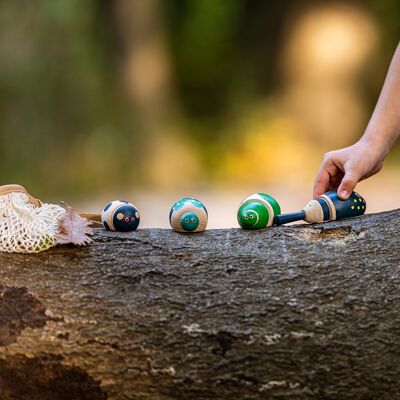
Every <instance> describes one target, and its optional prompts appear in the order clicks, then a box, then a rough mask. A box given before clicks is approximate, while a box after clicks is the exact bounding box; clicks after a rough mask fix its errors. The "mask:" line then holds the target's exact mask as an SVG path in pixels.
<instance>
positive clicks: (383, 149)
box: [357, 132, 394, 159]
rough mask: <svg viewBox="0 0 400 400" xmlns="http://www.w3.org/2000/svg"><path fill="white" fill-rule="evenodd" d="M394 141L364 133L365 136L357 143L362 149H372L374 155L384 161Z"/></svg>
mask: <svg viewBox="0 0 400 400" xmlns="http://www.w3.org/2000/svg"><path fill="white" fill-rule="evenodd" d="M393 142H394V140H393V141H392V140H388V139H387V138H383V137H382V135H379V134H376V133H375V134H373V135H372V134H369V132H365V134H364V135H363V136H362V137H361V138H360V139H359V141H358V142H357V143H358V144H359V145H361V146H362V147H364V148H367V149H373V151H374V153H375V154H380V156H381V158H382V159H385V158H386V156H387V154H388V153H389V151H390V149H391V147H392V145H393Z"/></svg>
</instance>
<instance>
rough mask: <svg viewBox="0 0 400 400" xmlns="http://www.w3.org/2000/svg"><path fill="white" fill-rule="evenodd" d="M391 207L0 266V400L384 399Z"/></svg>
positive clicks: (397, 294) (394, 258)
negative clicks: (318, 221)
mask: <svg viewBox="0 0 400 400" xmlns="http://www.w3.org/2000/svg"><path fill="white" fill-rule="evenodd" d="M399 228H400V211H399V210H397V211H391V212H386V213H381V214H375V215H366V216H363V217H358V218H353V219H348V220H343V221H337V222H331V223H326V224H319V225H296V226H282V227H274V228H268V229H265V230H261V231H243V230H239V229H224V230H210V231H206V232H204V233H199V234H178V233H175V232H172V231H170V230H161V229H143V230H138V231H137V232H132V233H127V234H120V233H113V232H106V231H103V230H97V231H96V234H95V242H94V243H93V244H92V245H90V246H88V247H84V248H76V247H65V246H63V247H61V246H60V247H57V248H54V249H52V250H50V251H47V252H45V253H41V254H38V255H20V254H1V255H0V265H1V267H0V278H1V280H0V399H2V400H11V399H12V400H20V399H23V400H25V399H29V400H36V399H40V400H50V399H51V400H54V399H63V400H64V399H95V400H97V399H163V400H164V399H165V400H167V399H168V400H169V399H335V400H336V399H395V398H398V396H399V393H400V363H399V351H400V347H397V346H398V345H399V343H400V252H399V244H400V237H399Z"/></svg>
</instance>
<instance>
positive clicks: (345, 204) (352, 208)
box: [325, 190, 367, 219]
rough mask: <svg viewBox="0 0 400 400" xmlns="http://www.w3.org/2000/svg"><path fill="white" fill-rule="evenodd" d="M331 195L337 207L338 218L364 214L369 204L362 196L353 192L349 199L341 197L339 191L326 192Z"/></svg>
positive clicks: (328, 195)
mask: <svg viewBox="0 0 400 400" xmlns="http://www.w3.org/2000/svg"><path fill="white" fill-rule="evenodd" d="M325 195H326V196H327V197H329V198H330V199H331V201H332V203H333V205H334V206H335V209H336V219H343V218H351V217H357V216H359V215H363V214H364V213H365V210H366V208H367V204H366V202H365V200H364V198H363V197H362V196H360V195H359V194H358V193H355V192H352V193H351V195H350V197H349V198H348V199H347V200H342V199H341V198H339V196H338V194H337V191H336V190H333V191H331V192H327V193H325Z"/></svg>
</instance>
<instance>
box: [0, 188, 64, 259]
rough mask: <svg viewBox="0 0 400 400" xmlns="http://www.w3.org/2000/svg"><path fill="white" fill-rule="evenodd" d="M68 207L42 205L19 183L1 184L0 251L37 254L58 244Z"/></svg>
mask: <svg viewBox="0 0 400 400" xmlns="http://www.w3.org/2000/svg"><path fill="white" fill-rule="evenodd" d="M65 213H66V211H65V209H64V208H62V207H60V206H57V205H54V204H43V203H42V202H41V201H40V200H37V199H35V198H34V197H32V196H31V195H30V194H29V193H28V192H27V191H26V190H25V188H24V187H22V186H20V185H4V186H0V251H5V252H17V253H38V252H40V251H43V250H47V249H49V248H50V247H52V246H55V245H56V244H57V239H56V236H57V234H58V232H59V226H60V222H61V221H62V220H63V219H64V217H65Z"/></svg>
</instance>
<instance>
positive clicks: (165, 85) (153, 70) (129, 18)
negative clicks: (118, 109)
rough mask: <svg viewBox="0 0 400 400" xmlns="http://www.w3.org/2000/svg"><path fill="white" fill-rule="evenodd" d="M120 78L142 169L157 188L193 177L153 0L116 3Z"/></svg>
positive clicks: (163, 34) (163, 32)
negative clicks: (139, 138) (135, 125)
mask: <svg viewBox="0 0 400 400" xmlns="http://www.w3.org/2000/svg"><path fill="white" fill-rule="evenodd" d="M115 19H116V27H117V32H118V37H119V40H120V42H121V44H122V58H121V75H122V82H123V85H124V89H125V90H126V92H127V96H128V97H129V99H130V101H131V102H132V105H133V106H134V107H135V109H136V111H137V114H136V118H137V119H138V122H139V126H140V129H141V130H142V133H143V136H144V141H145V143H144V146H145V149H144V153H143V154H145V155H148V157H147V158H146V159H145V160H144V165H143V167H144V171H145V173H146V175H149V178H150V180H151V181H152V182H153V183H156V184H158V185H170V184H172V182H176V178H177V174H180V176H179V177H180V178H182V180H184V179H185V178H189V177H193V175H194V174H195V170H196V164H197V162H196V159H195V158H196V157H195V155H194V152H193V149H192V148H191V146H190V145H189V140H188V138H187V137H184V136H183V135H182V130H183V129H182V123H183V122H182V117H181V115H180V111H179V106H178V102H177V98H176V95H175V93H174V82H173V74H172V66H171V58H170V54H169V51H168V44H167V33H166V29H165V26H164V23H163V19H162V2H161V1H159V0H146V1H142V0H116V1H115Z"/></svg>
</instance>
